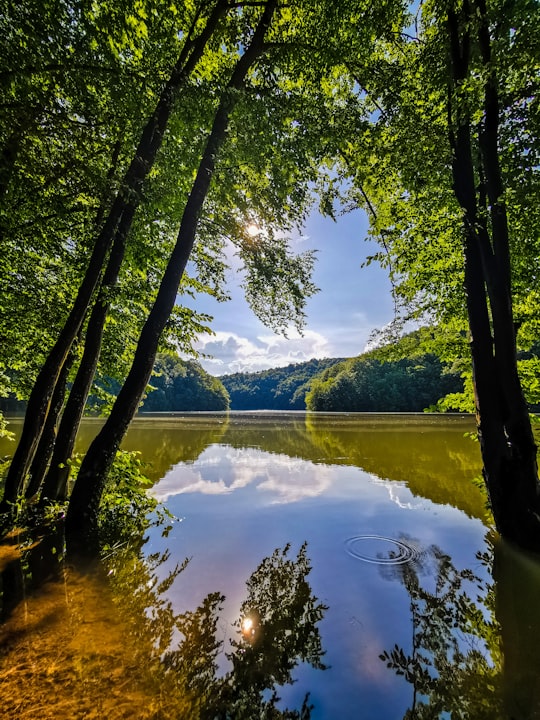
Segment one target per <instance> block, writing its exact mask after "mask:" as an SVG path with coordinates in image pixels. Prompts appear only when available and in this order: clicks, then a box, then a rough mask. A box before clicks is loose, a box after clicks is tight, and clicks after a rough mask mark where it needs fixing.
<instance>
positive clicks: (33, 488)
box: [25, 348, 75, 500]
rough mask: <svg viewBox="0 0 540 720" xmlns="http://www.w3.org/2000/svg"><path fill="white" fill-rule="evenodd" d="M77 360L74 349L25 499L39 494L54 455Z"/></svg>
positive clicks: (54, 398)
mask: <svg viewBox="0 0 540 720" xmlns="http://www.w3.org/2000/svg"><path fill="white" fill-rule="evenodd" d="M74 360H75V352H74V348H72V349H71V352H70V354H69V356H68V359H67V360H66V362H65V363H64V365H63V367H62V371H61V373H60V375H59V377H58V382H57V383H56V387H55V389H54V393H53V396H52V400H51V409H50V410H49V414H48V415H47V420H46V422H45V427H44V428H43V432H42V433H41V438H40V440H39V444H38V448H37V450H36V454H35V455H34V459H33V461H32V464H31V465H30V480H29V481H28V486H27V487H26V490H25V497H26V499H27V500H30V499H32V498H34V497H35V495H36V494H37V493H38V492H39V488H40V487H41V483H42V481H43V478H44V477H45V473H46V472H47V467H48V465H49V462H50V459H51V457H52V454H53V450H54V445H55V442H56V434H57V428H58V420H59V418H60V417H61V415H62V408H63V407H64V400H65V397H66V390H67V381H68V376H69V371H70V370H71V366H72V365H73V362H74Z"/></svg>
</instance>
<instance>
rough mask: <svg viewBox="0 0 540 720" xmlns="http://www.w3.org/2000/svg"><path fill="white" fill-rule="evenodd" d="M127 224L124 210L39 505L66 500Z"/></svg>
mask: <svg viewBox="0 0 540 720" xmlns="http://www.w3.org/2000/svg"><path fill="white" fill-rule="evenodd" d="M130 224H131V219H130V217H129V214H127V213H125V214H124V216H123V217H122V222H121V223H120V228H119V232H118V234H117V236H116V238H115V241H114V245H113V247H112V250H111V254H110V256H109V261H108V263H107V268H106V270H105V274H104V275H103V281H102V284H101V288H100V291H99V295H98V297H97V299H96V302H95V303H94V307H93V308H92V313H91V315H90V319H89V321H88V327H87V329H86V336H85V340H84V352H83V356H82V358H81V362H80V364H79V367H78V370H77V374H76V376H75V380H74V381H73V386H72V388H71V391H70V393H69V398H68V401H67V403H66V407H65V409H64V413H63V415H62V420H61V422H60V427H59V429H58V435H57V439H56V443H55V445H54V452H53V454H52V459H51V463H50V467H49V471H48V473H47V475H46V477H45V480H44V483H43V490H42V493H41V504H42V505H44V504H46V503H47V502H49V501H57V500H65V499H66V498H67V484H68V480H69V475H70V469H71V468H70V464H69V461H70V460H71V456H72V454H73V448H74V447H75V439H76V437H77V432H78V430H79V426H80V424H81V419H82V416H83V413H84V407H85V405H86V401H87V399H88V395H89V393H90V388H91V387H92V382H93V380H94V375H95V373H96V368H97V365H98V362H99V356H100V352H101V344H102V340H103V332H104V329H105V321H106V319H107V313H108V310H109V302H108V300H107V297H108V295H109V293H110V291H111V289H112V288H113V287H114V285H116V283H117V281H118V274H119V272H120V267H121V265H122V260H123V258H124V251H125V247H126V234H127V228H128V227H129V225H130Z"/></svg>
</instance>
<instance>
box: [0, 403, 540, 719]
mask: <svg viewBox="0 0 540 720" xmlns="http://www.w3.org/2000/svg"><path fill="white" fill-rule="evenodd" d="M99 424H100V421H99V420H97V419H89V420H86V421H85V423H84V427H83V429H82V432H81V434H80V437H79V440H78V443H79V446H78V449H79V451H80V450H82V449H83V448H84V447H85V446H86V445H87V444H88V442H89V441H90V439H91V437H92V436H93V434H95V432H96V430H97V428H98V427H99ZM11 429H14V430H17V423H14V424H13V425H12V427H11ZM473 430H474V421H473V419H472V418H470V417H467V416H437V415H362V414H348V415H345V414H313V413H311V414H309V413H308V414H306V413H270V412H268V413H266V412H252V413H249V412H246V413H230V414H228V415H227V414H206V413H193V414H185V415H178V416H170V415H168V414H167V415H162V416H152V417H144V416H143V417H139V418H138V419H137V420H136V421H135V422H134V424H133V426H132V428H131V429H130V432H129V435H128V437H127V438H126V441H125V443H124V446H123V447H124V448H125V449H129V450H138V451H140V452H141V454H142V458H143V460H144V461H145V463H147V467H148V474H149V476H150V477H151V479H152V481H153V483H154V484H153V486H152V488H151V490H150V492H151V493H152V494H153V495H154V496H155V497H156V498H158V499H159V500H160V501H161V502H162V503H163V504H164V505H165V506H166V508H167V509H168V510H169V511H170V513H171V514H172V515H173V516H174V519H173V520H171V521H167V522H166V524H167V525H168V527H167V530H166V531H164V529H163V525H160V524H156V525H155V526H153V527H151V528H150V529H149V530H148V531H147V532H146V537H145V539H144V541H143V542H141V543H139V544H138V545H137V546H136V547H135V548H126V547H116V548H115V547H112V548H111V549H110V552H109V554H108V557H107V558H105V561H104V563H102V564H101V565H100V566H99V567H97V568H94V567H92V568H84V567H79V566H77V565H76V564H73V563H72V562H71V561H70V560H69V559H66V557H65V555H64V554H63V550H62V549H61V547H62V546H61V540H59V539H58V538H53V539H50V538H48V537H45V538H40V539H39V541H38V542H33V540H32V539H28V538H23V540H24V542H25V543H26V547H25V548H23V554H22V557H19V555H18V551H17V543H18V541H19V540H20V537H18V536H16V535H15V536H12V537H11V538H8V540H6V541H4V543H3V545H2V550H3V555H2V556H0V561H2V567H3V572H2V586H1V589H2V617H3V620H4V624H3V626H2V629H1V630H0V633H1V634H0V641H1V642H2V647H3V659H2V665H1V667H0V693H1V695H0V697H1V698H2V699H0V715H1V716H2V717H10V718H11V717H13V718H40V719H41V718H48V717H51V718H52V717H55V718H60V717H66V718H68V717H69V718H76V717H77V718H78V717H80V718H91V717H96V718H102V717H107V718H129V717H134V718H156V719H157V718H169V717H170V718H173V717H174V718H184V717H185V718H262V717H268V718H270V717H271V718H294V717H296V718H308V717H309V718H313V720H327V719H334V718H339V719H340V720H348V719H351V720H353V719H354V720H358V719H361V720H362V719H365V720H372V719H381V720H386V719H389V720H392V719H401V718H419V719H420V718H439V717H440V718H450V717H452V718H471V719H474V720H476V719H478V718H486V719H487V718H489V719H490V720H491V719H493V718H501V720H502V718H506V719H509V718H514V719H516V720H518V719H519V720H521V719H525V718H540V687H539V684H538V682H537V678H538V676H539V674H540V618H539V615H538V608H539V607H540V563H539V561H538V560H537V559H536V558H534V557H532V556H529V555H527V554H524V553H520V552H517V551H516V550H514V549H513V548H511V547H509V546H508V545H506V544H505V543H503V542H501V541H500V539H499V538H498V537H497V535H496V533H495V532H494V531H493V529H492V527H491V524H490V517H489V513H488V511H487V510H486V501H485V497H484V494H483V492H482V490H481V489H480V488H479V486H478V478H479V476H480V474H481V465H480V460H479V448H478V445H477V443H475V442H474V440H473V439H471V437H470V436H469V435H470V433H471V432H472V431H473ZM9 452H10V449H9V446H7V444H6V443H5V442H3V441H2V444H1V445H0V455H5V454H7V453H9ZM2 558H3V560H2ZM51 559H52V560H53V562H52V564H51V562H50V561H51ZM47 561H48V562H47ZM53 698H54V699H53ZM278 698H279V699H278ZM2 706H3V707H2ZM2 710H3V714H2Z"/></svg>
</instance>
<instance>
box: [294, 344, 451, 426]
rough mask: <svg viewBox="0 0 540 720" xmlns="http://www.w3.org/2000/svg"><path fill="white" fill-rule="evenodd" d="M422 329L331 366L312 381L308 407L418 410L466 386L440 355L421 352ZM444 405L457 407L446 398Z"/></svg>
mask: <svg viewBox="0 0 540 720" xmlns="http://www.w3.org/2000/svg"><path fill="white" fill-rule="evenodd" d="M424 334H425V333H423V332H421V331H417V332H416V333H411V334H410V335H408V336H405V337H404V338H403V339H402V340H400V342H399V343H397V344H390V345H386V346H384V347H382V348H377V349H375V350H371V351H369V352H367V353H364V354H363V355H361V356H360V357H358V358H352V359H349V360H345V361H343V362H341V363H338V364H336V365H334V366H333V367H331V368H328V369H327V370H326V371H324V372H323V373H321V374H320V375H319V376H318V377H315V378H314V379H313V381H312V382H311V385H310V389H309V392H308V393H307V395H306V406H307V408H308V410H326V411H332V412H335V411H341V412H420V411H423V410H426V409H427V408H432V407H433V406H434V405H435V403H437V401H438V400H439V399H440V398H442V397H443V396H448V395H449V393H456V392H458V391H459V390H461V388H462V381H461V379H460V376H459V374H458V373H456V372H453V371H452V369H451V368H450V367H448V366H445V365H444V363H442V362H441V360H440V359H439V358H438V357H437V356H436V355H434V354H422V351H423V349H424V346H423V342H422V338H423V335H424ZM403 355H404V356H405V357H403ZM395 358H399V359H395ZM440 409H442V407H441V408H440ZM444 409H445V410H446V409H458V408H456V406H455V405H454V406H453V405H452V404H451V402H450V401H448V405H447V406H446V407H445V408H444Z"/></svg>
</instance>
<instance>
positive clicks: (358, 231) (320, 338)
mask: <svg viewBox="0 0 540 720" xmlns="http://www.w3.org/2000/svg"><path fill="white" fill-rule="evenodd" d="M366 235H367V219H366V217H365V215H364V213H363V212H362V211H355V212H352V213H348V214H347V215H343V216H341V217H339V218H338V220H337V222H334V221H333V220H331V219H329V218H325V217H322V216H321V215H320V214H318V213H317V212H313V213H312V214H311V216H310V217H309V218H308V221H307V223H306V225H305V227H304V229H303V232H302V233H301V234H300V233H299V234H298V235H296V236H293V243H292V247H293V248H294V250H295V251H302V250H308V249H315V250H317V260H316V265H315V272H314V278H313V279H314V282H315V284H316V285H317V286H318V287H319V288H320V291H319V292H318V293H317V294H316V295H315V296H313V297H312V298H310V299H309V300H308V303H307V308H306V314H307V321H306V325H305V330H304V333H303V336H299V335H298V333H297V332H296V331H294V330H291V332H289V333H288V337H283V336H280V335H276V334H275V333H273V332H272V331H271V330H269V329H268V328H266V327H265V326H264V325H263V324H262V323H261V322H260V321H259V320H258V319H257V318H256V317H255V315H254V314H253V312H252V311H251V310H250V308H249V306H248V305H247V303H246V301H245V299H244V297H243V293H242V290H241V288H240V287H239V282H240V280H241V278H240V276H239V275H238V273H236V272H234V270H231V272H230V273H229V276H228V280H229V290H230V294H231V296H232V297H231V300H230V301H229V302H226V303H217V302H215V301H214V300H213V299H212V298H209V297H201V298H199V299H198V300H197V309H198V310H200V311H203V312H208V313H209V314H210V315H213V317H214V321H213V323H212V328H213V330H214V331H215V333H216V334H215V335H214V336H213V337H212V336H204V337H201V338H200V340H199V342H198V343H197V345H196V347H197V349H198V350H199V351H201V352H203V353H206V354H209V355H211V356H212V357H211V358H200V362H201V364H202V365H203V367H204V368H205V369H206V370H207V371H208V372H209V373H211V374H212V375H224V374H227V373H231V372H254V371H257V370H266V369H268V368H272V367H279V366H283V365H288V364H289V363H292V362H303V361H305V360H309V359H311V358H324V357H353V356H354V355H358V354H360V353H361V352H362V351H363V350H364V348H365V345H366V343H367V341H368V338H369V335H370V333H371V331H372V330H373V329H375V328H380V327H382V326H383V325H385V324H386V323H388V322H389V321H390V320H391V319H392V316H393V314H392V298H391V294H390V284H389V281H388V277H387V274H386V272H385V271H384V270H382V269H381V268H380V267H379V266H378V265H377V264H376V263H373V264H371V265H370V266H369V267H366V268H362V267H361V264H362V262H363V261H364V260H365V258H366V256H367V255H369V254H370V253H372V252H373V251H374V249H375V247H376V246H375V245H374V244H372V243H370V242H366V241H365V239H364V238H365V237H366Z"/></svg>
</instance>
